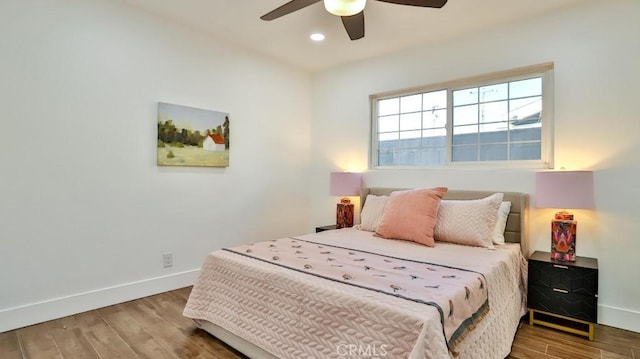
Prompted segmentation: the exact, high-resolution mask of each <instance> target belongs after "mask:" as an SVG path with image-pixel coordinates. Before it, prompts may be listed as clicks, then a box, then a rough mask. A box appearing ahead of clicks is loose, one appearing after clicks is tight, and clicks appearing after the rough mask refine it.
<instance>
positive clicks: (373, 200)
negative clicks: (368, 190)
mask: <svg viewBox="0 0 640 359" xmlns="http://www.w3.org/2000/svg"><path fill="white" fill-rule="evenodd" d="M388 199H389V196H376V195H373V194H368V195H367V199H365V201H364V207H362V213H361V214H360V226H359V227H358V229H360V230H363V231H369V232H375V231H376V229H377V228H378V223H379V222H380V219H381V218H382V213H383V211H384V206H385V205H386V204H387V200H388Z"/></svg>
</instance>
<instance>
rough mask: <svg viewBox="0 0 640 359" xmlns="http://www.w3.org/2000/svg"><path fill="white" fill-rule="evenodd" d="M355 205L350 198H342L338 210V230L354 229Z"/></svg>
mask: <svg viewBox="0 0 640 359" xmlns="http://www.w3.org/2000/svg"><path fill="white" fill-rule="evenodd" d="M353 209H354V206H353V203H351V200H350V199H349V198H342V199H341V200H340V203H338V205H337V209H336V228H337V229H339V228H347V227H353Z"/></svg>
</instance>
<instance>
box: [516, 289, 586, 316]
mask: <svg viewBox="0 0 640 359" xmlns="http://www.w3.org/2000/svg"><path fill="white" fill-rule="evenodd" d="M528 303H529V308H531V309H538V310H542V311H545V312H550V313H554V314H559V315H564V316H566V317H570V318H575V319H581V320H586V321H588V322H592V323H596V322H597V303H598V298H597V297H596V296H595V295H584V294H579V293H575V292H570V291H565V290H563V289H559V288H549V287H546V286H537V285H531V284H530V285H529V293H528Z"/></svg>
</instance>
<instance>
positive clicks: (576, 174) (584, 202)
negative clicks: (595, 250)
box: [536, 171, 595, 262]
mask: <svg viewBox="0 0 640 359" xmlns="http://www.w3.org/2000/svg"><path fill="white" fill-rule="evenodd" d="M536 207H538V208H558V209H562V210H561V211H560V212H557V213H556V215H555V218H554V219H553V220H552V221H551V258H552V259H557V260H560V261H567V262H574V261H575V260H576V232H577V227H578V222H576V221H575V220H574V219H573V214H572V213H570V212H568V211H567V209H593V208H595V201H594V197H593V172H591V171H546V172H538V173H536Z"/></svg>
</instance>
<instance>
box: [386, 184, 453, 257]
mask: <svg viewBox="0 0 640 359" xmlns="http://www.w3.org/2000/svg"><path fill="white" fill-rule="evenodd" d="M446 193H447V188H446V187H436V188H420V189H412V190H407V191H396V192H392V193H391V195H389V199H388V200H387V204H386V206H385V208H384V213H383V214H382V218H381V219H380V223H379V224H378V228H377V229H376V234H377V235H378V236H380V237H383V238H388V239H404V240H407V241H412V242H416V243H420V244H424V245H426V246H429V247H433V245H434V240H433V227H434V226H435V224H436V218H437V215H438V208H439V207H440V200H442V197H443V196H444V195H445V194H446Z"/></svg>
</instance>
